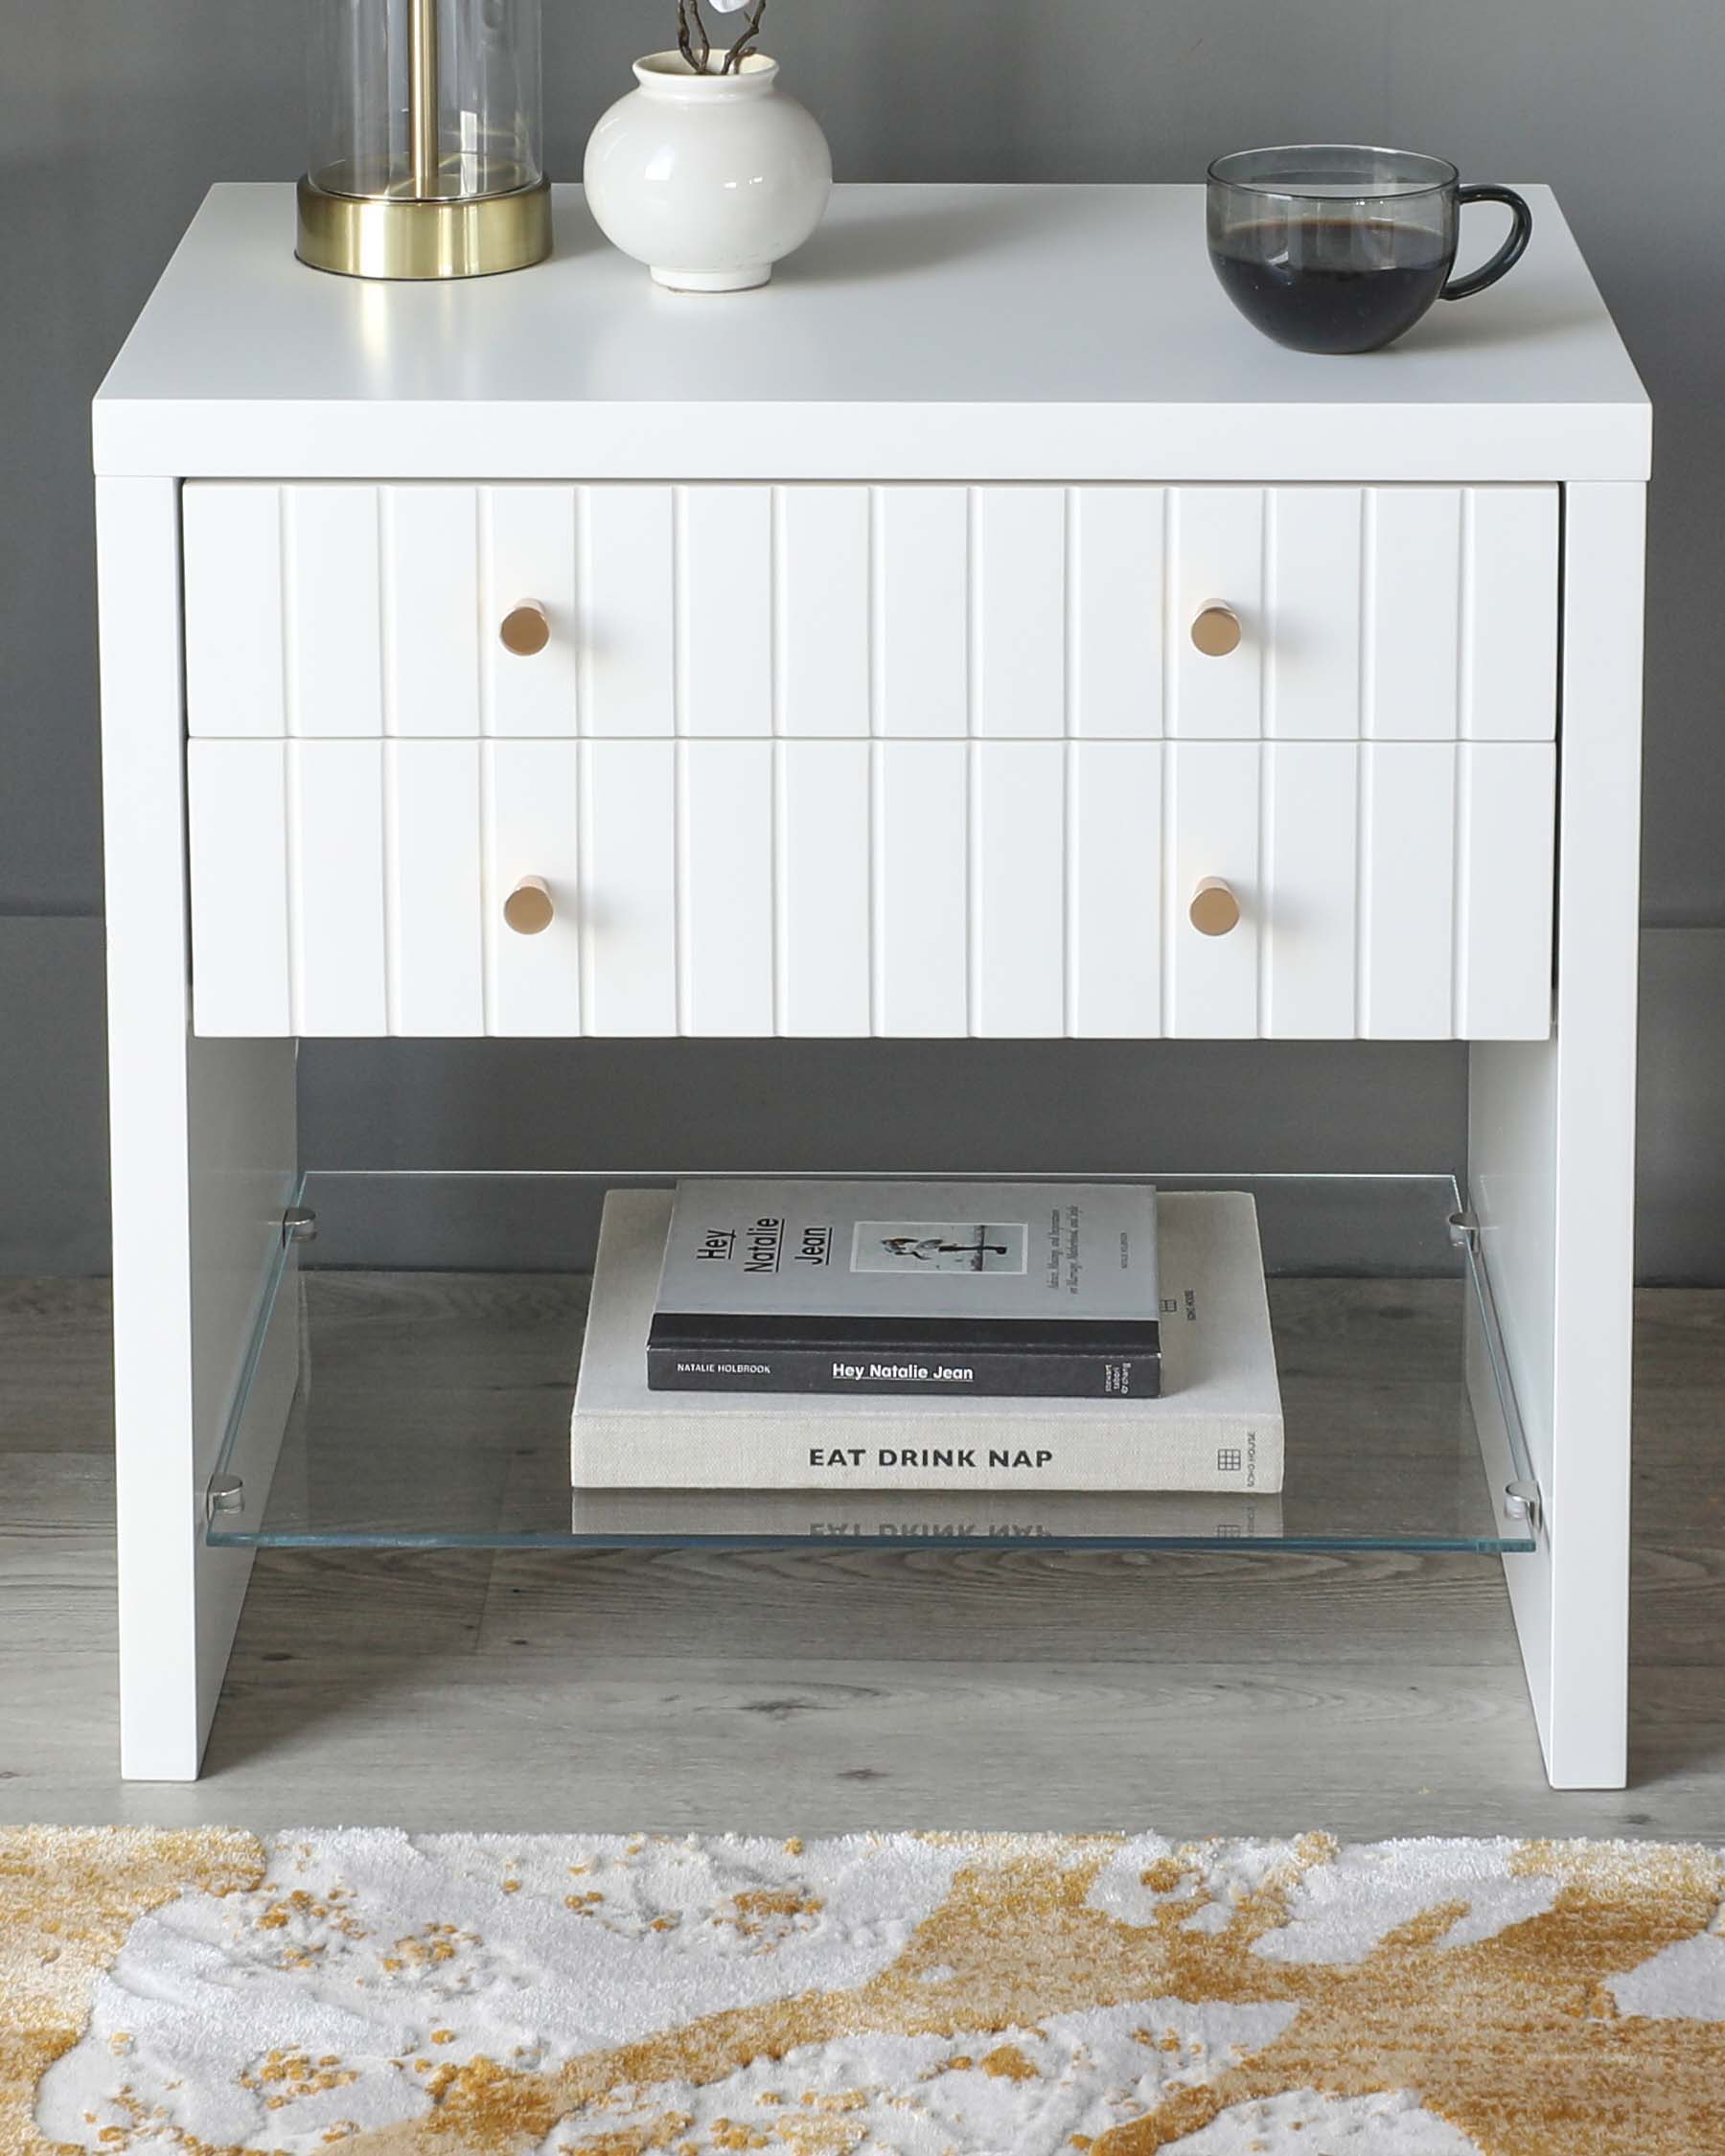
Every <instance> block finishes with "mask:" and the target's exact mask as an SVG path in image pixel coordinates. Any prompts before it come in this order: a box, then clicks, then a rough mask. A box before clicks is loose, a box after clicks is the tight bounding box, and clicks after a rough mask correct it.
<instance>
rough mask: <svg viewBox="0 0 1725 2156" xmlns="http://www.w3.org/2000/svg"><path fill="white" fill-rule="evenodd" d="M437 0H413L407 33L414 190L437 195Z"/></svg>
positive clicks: (409, 136)
mask: <svg viewBox="0 0 1725 2156" xmlns="http://www.w3.org/2000/svg"><path fill="white" fill-rule="evenodd" d="M437 103H438V98H437V0H411V13H410V16H409V23H408V34H407V143H408V151H409V154H410V155H411V157H412V159H413V192H414V194H415V195H417V196H418V197H419V199H420V200H421V201H422V202H428V201H430V200H431V199H432V197H433V196H434V195H436V194H437V166H438V156H437Z"/></svg>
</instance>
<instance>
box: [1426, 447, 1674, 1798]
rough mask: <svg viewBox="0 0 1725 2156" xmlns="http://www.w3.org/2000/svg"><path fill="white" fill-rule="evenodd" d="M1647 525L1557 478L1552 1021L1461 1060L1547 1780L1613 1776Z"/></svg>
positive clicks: (1628, 494) (1612, 1784)
mask: <svg viewBox="0 0 1725 2156" xmlns="http://www.w3.org/2000/svg"><path fill="white" fill-rule="evenodd" d="M1644 524H1645V489H1644V488H1642V487H1640V486H1617V485H1611V486H1605V485H1599V486H1574V487H1570V488H1569V489H1567V490H1566V495H1565V526H1564V622H1565V630H1564V652H1563V733H1562V745H1561V752H1562V779H1561V791H1562V811H1561V820H1560V824H1559V829H1560V830H1561V832H1562V835H1563V837H1562V855H1561V859H1560V860H1559V863H1558V876H1557V999H1556V1022H1555V1026H1554V1028H1553V1038H1552V1039H1551V1040H1550V1041H1549V1042H1537V1043H1533V1044H1527V1045H1523V1044H1481V1045H1477V1046H1476V1047H1475V1048H1474V1049H1473V1051H1472V1057H1471V1076H1472V1098H1471V1112H1470V1128H1469V1140H1468V1182H1469V1196H1470V1203H1471V1204H1472V1206H1473V1209H1474V1212H1475V1214H1476V1215H1477V1217H1478V1219H1479V1222H1480V1228H1481V1246H1482V1249H1483V1250H1484V1255H1485V1262H1486V1266H1487V1269H1488V1271H1489V1273H1490V1275H1491V1279H1492V1284H1493V1287H1494V1289H1495V1291H1496V1296H1497V1303H1498V1311H1499V1315H1500V1317H1501V1319H1502V1321H1503V1329H1504V1339H1505V1345H1506V1348H1507V1353H1508V1359H1509V1366H1510V1371H1511V1375H1512V1378H1513V1381H1514V1385H1515V1390H1516V1396H1517V1399H1518V1401H1519V1404H1520V1407H1521V1412H1522V1418H1523V1421H1524V1423H1525V1424H1526V1427H1527V1432H1528V1438H1529V1444H1530V1450H1531V1452H1532V1456H1533V1462H1534V1467H1535V1470H1536V1472H1537V1475H1538V1478H1539V1484H1540V1490H1541V1494H1542V1497H1543V1500H1544V1518H1543V1522H1542V1525H1541V1531H1540V1546H1539V1548H1538V1550H1537V1552H1536V1553H1534V1554H1533V1555H1531V1556H1520V1557H1510V1558H1507V1559H1506V1560H1505V1564H1506V1570H1507V1573H1508V1579H1509V1593H1510V1599H1511V1602H1512V1604H1513V1606H1514V1610H1515V1621H1516V1626H1517V1629H1518V1631H1519V1633H1520V1636H1521V1647H1522V1657H1523V1660H1524V1661H1525V1663H1526V1664H1527V1671H1528V1684H1529V1688H1530V1691H1531V1693H1532V1695H1533V1708H1534V1712H1535V1714H1536V1715H1537V1717H1538V1721H1539V1733H1540V1739H1541V1742H1542V1743H1543V1745H1544V1747H1545V1757H1546V1769H1547V1772H1548V1773H1549V1775H1550V1777H1551V1779H1552V1783H1553V1787H1555V1788H1558V1789H1596V1788H1597V1789H1616V1788H1621V1787H1622V1785H1623V1783H1624V1781H1625V1779H1626V1778H1627V1729H1628V1653H1629V1405H1630V1403H1629V1373H1630V1318H1631V1292H1632V1287H1633V1282H1634V1252H1633V1241H1634V1196H1635V1187H1634V1186H1635V1012H1636V953H1637V930H1638V920H1639V890H1640V829H1641V826H1640V804H1641V671H1642V585H1643V568H1642V562H1643V530H1644Z"/></svg>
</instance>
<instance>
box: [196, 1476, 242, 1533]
mask: <svg viewBox="0 0 1725 2156" xmlns="http://www.w3.org/2000/svg"><path fill="white" fill-rule="evenodd" d="M244 1510H245V1484H244V1483H243V1482H242V1480H241V1479H240V1478H239V1476H238V1475H212V1476H211V1478H210V1486H209V1488H208V1489H207V1490H206V1491H205V1492H204V1522H205V1525H210V1524H212V1523H214V1522H215V1521H216V1520H217V1519H219V1517H221V1516H222V1515H224V1514H233V1513H238V1512H243V1511H244Z"/></svg>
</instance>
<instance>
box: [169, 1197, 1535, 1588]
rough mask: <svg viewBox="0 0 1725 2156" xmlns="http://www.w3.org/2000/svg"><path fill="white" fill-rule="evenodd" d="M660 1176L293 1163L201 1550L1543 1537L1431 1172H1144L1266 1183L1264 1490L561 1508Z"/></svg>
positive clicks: (764, 1495)
mask: <svg viewBox="0 0 1725 2156" xmlns="http://www.w3.org/2000/svg"><path fill="white" fill-rule="evenodd" d="M665 1180H666V1179H664V1178H655V1177H646V1176H620V1175H607V1176H582V1175H551V1176H488V1175H437V1174H427V1175H401V1174H389V1175H367V1174H350V1173H330V1174H312V1175H309V1176H308V1177H307V1178H306V1179H305V1186H304V1189H303V1192H302V1194H301V1197H300V1200H299V1203H300V1204H303V1205H304V1206H306V1207H309V1208H311V1209H312V1210H313V1211H314V1212H315V1214H316V1216H317V1239H316V1240H315V1241H314V1242H310V1243H301V1244H289V1245H286V1246H284V1250H283V1253H282V1258H281V1262H280V1263H279V1265H278V1267H277V1271H276V1276H275V1280H274V1283H273V1286H272V1292H271V1295H270V1296H269V1297H268V1299H267V1303H266V1307H265V1310H264V1311H263V1312H262V1314H261V1316H260V1319H259V1324H258V1330H257V1334H256V1337H255V1339H254V1342H253V1352H252V1355H251V1358H250V1362H249V1365H248V1369H247V1377H246V1383H245V1386H244V1388H242V1398H241V1400H240V1401H239V1402H238V1403H237V1405H236V1410H235V1412H234V1415H233V1417H232V1418H231V1421H230V1424H229V1428H228V1432H227V1436H226V1441H225V1443H224V1446H223V1451H222V1456H221V1459H220V1461H219V1465H218V1468H217V1472H216V1476H215V1478H214V1479H213V1480H212V1484H211V1491H212V1504H211V1514H210V1525H209V1539H210V1541H211V1542H212V1543H215V1544H222V1545H233V1546H247V1547H270V1546H277V1547H330V1548H340V1547H347V1548H387V1547H403V1548H412V1547H425V1548H437V1547H472V1548H498V1549H506V1548H618V1547H630V1546H635V1545H646V1546H661V1547H662V1546H667V1545H677V1544H721V1545H738V1546H747V1545H750V1544H787V1543H789V1544H807V1545H810V1546H815V1545H819V1544H825V1543H830V1542H837V1543H841V1544H846V1545H849V1546H851V1547H856V1546H858V1545H863V1546H877V1545H885V1546H902V1545H904V1544H907V1543H911V1544H931V1545H948V1546H952V1545H963V1546H983V1547H987V1546H999V1547H1002V1548H1016V1547H1021V1546H1023V1544H1025V1543H1040V1544H1044V1545H1058V1546H1068V1547H1084V1546H1092V1547H1099V1548H1147V1549H1148V1548H1211V1547H1215V1548H1234V1547H1238V1546H1240V1545H1243V1544H1252V1545H1255V1546H1257V1547H1259V1548H1265V1547H1282V1548H1361V1549H1386V1548H1400V1549H1421V1550H1433V1549H1458V1550H1480V1551H1509V1550H1528V1549H1531V1548H1533V1547H1534V1544H1533V1538H1532V1531H1531V1528H1530V1525H1529V1523H1528V1522H1526V1521H1524V1520H1517V1519H1512V1518H1508V1517H1507V1516H1506V1511H1505V1507H1504V1505H1503V1502H1502V1492H1503V1487H1504V1483H1505V1480H1506V1479H1507V1478H1509V1477H1512V1476H1518V1475H1525V1473H1526V1467H1525V1460H1524V1459H1523V1458H1522V1457H1521V1456H1520V1451H1519V1428H1518V1425H1517V1423H1516V1418H1515V1414H1514V1408H1513V1403H1512V1402H1510V1401H1508V1400H1507V1398H1506V1397H1505V1396H1504V1394H1503V1392H1502V1390H1501V1388H1500V1381H1499V1380H1498V1379H1497V1377H1496V1376H1495V1375H1494V1369H1495V1365H1496V1360H1497V1359H1496V1358H1495V1357H1494V1355H1493V1353H1492V1352H1491V1350H1492V1344H1493V1341H1494V1337H1495V1328H1494V1323H1493V1321H1492V1319H1491V1316H1490V1309H1489V1297H1488V1295H1487V1294H1486V1291H1485V1286H1484V1276H1483V1274H1481V1273H1479V1272H1478V1271H1477V1270H1476V1267H1475V1261H1474V1260H1473V1259H1472V1257H1471V1256H1470V1254H1469V1253H1468V1252H1466V1251H1465V1250H1462V1249H1460V1248H1458V1247H1457V1244H1456V1241H1455V1239H1454V1237H1453V1236H1452V1234H1451V1231H1450V1226H1449V1223H1450V1217H1451V1215H1452V1214H1453V1213H1455V1212H1456V1211H1457V1210H1458V1207H1459V1203H1460V1201H1459V1198H1458V1194H1457V1190H1456V1185H1455V1183H1454V1181H1452V1180H1451V1179H1450V1178H1449V1177H1447V1176H1421V1177H1189V1176H1181V1177H1168V1176H1164V1177H1158V1178H1155V1179H1151V1178H1145V1179H1143V1180H1155V1181H1158V1182H1159V1183H1161V1185H1162V1186H1163V1187H1165V1188H1172V1187H1179V1188H1206V1189H1217V1188H1229V1189H1243V1190H1249V1191H1251V1192H1252V1193H1253V1196H1254V1197H1255V1198H1256V1200H1257V1203H1258V1212H1259V1223H1260V1228H1261V1232H1262V1237H1263V1244H1264V1255H1265V1263H1266V1266H1267V1268H1268V1270H1269V1272H1270V1274H1271V1281H1270V1308H1271V1318H1272V1322H1273V1325H1274V1328H1275V1334H1276V1361H1277V1367H1278V1371H1279V1375H1280V1381H1281V1388H1282V1397H1283V1408H1284V1412H1285V1417H1286V1426H1287V1468H1286V1486H1285V1489H1284V1491H1283V1492H1282V1494H1281V1495H1280V1496H1279V1497H1275V1498H1266V1497H1256V1498H1253V1497H1246V1496H1238V1495H1232V1494H1229V1495H1222V1496H1214V1497H1207V1496H1192V1495H1185V1494H1182V1495H1178V1496H1176V1495H1169V1496H1137V1495H1134V1496H1120V1497H1112V1496H1093V1495H1059V1494H1049V1495H1042V1494H1033V1495H1021V1494H1017V1493H1014V1494H1011V1495H1001V1496H984V1495H978V1494H977V1493H974V1492H965V1493H958V1492H954V1493H952V1494H951V1495H950V1496H949V1495H940V1494H931V1493H928V1492H918V1493H912V1492H906V1491H901V1492H897V1493H895V1492H892V1491H890V1490H887V1491H883V1492H874V1493H865V1494H859V1493H857V1492H856V1491H852V1490H839V1489H828V1490H818V1489H816V1490H811V1491H808V1492H788V1491H773V1492H748V1491H739V1492H725V1491H702V1492H693V1491H673V1492H666V1493H652V1492H642V1491H629V1492H620V1491H609V1492H584V1493H581V1494H580V1495H579V1496H577V1497H576V1498H575V1499H574V1500H573V1501H571V1495H570V1489H569V1413H570V1407H571V1404H572V1400H573V1395H574V1387H575V1373H576V1368H577V1365H578V1364H579V1361H580V1353H581V1336H582V1327H583V1322H584V1317H585V1311H586V1279H585V1277H584V1276H583V1273H582V1268H583V1267H584V1266H585V1265H586V1264H588V1263H590V1259H591V1251H592V1246H593V1239H594V1235H595V1233H596V1229H597V1224H598V1215H599V1208H600V1204H601V1202H602V1198H603V1194H604V1191H605V1190H606V1189H607V1188H614V1187H616V1186H617V1185H618V1184H620V1183H626V1182H627V1183H635V1184H640V1183H643V1182H649V1181H665ZM997 1180H998V1179H997ZM472 1250H483V1251H485V1252H486V1254H487V1255H488V1257H489V1256H491V1255H492V1254H493V1253H494V1252H495V1251H497V1250H508V1251H510V1252H511V1253H518V1254H517V1255H516V1256H515V1260H514V1262H515V1264H516V1265H517V1267H518V1268H519V1270H510V1271H483V1272H481V1271H463V1272H456V1271H447V1270H438V1271H433V1270H416V1269H412V1268H411V1266H410V1265H409V1264H408V1263H406V1262H404V1261H405V1260H408V1259H410V1258H411V1257H412V1256H413V1255H414V1254H415V1253H428V1254H429V1256H430V1258H431V1260H432V1262H439V1261H441V1262H442V1263H443V1264H444V1265H448V1264H449V1262H450V1254H451V1253H462V1252H467V1251H472ZM421 1262H422V1263H424V1262H425V1257H424V1255H422V1256H421ZM1470 1366H1471V1369H1472V1373H1473V1387H1472V1400H1473V1402H1474V1403H1478V1404H1480V1405H1481V1406H1482V1408H1483V1412H1482V1415H1481V1420H1480V1424H1479V1425H1476V1418H1475V1412H1474V1407H1473V1406H1472V1405H1470V1388H1469V1382H1468V1374H1469V1369H1470ZM284 1416H285V1417H286V1423H287V1434H286V1437H285V1439H284V1440H283V1442H282V1445H281V1450H280V1456H279V1459H278V1460H277V1461H276V1464H275V1467H274V1472H273V1475H272V1474H271V1473H270V1472H269V1468H268V1459H269V1455H270V1452H271V1450H272V1447H273V1432H274V1431H276V1430H279V1429H280V1428H281V1427H282V1424H283V1419H284ZM1483 1440H1484V1452H1483V1450H1482V1441H1483ZM1487 1457H1489V1458H1491V1459H1492V1460H1493V1462H1494V1465H1493V1468H1492V1470H1491V1472H1490V1473H1489V1474H1488V1472H1487V1469H1486V1466H1485V1464H1484V1462H1485V1459H1486V1458H1487Z"/></svg>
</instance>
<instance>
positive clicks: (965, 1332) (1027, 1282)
mask: <svg viewBox="0 0 1725 2156" xmlns="http://www.w3.org/2000/svg"><path fill="white" fill-rule="evenodd" d="M1159 1341H1160V1333H1159V1321H1158V1308H1157V1271H1156V1193H1155V1191H1154V1190H1153V1189H1151V1188H1150V1187H1149V1185H1147V1184H1143V1183H1011V1182H1006V1183H970V1182H833V1181H819V1182H794V1181H781V1180H775V1181H762V1182H732V1181H720V1180H718V1179H707V1178H695V1179H689V1180H685V1181H682V1182H679V1183H678V1186H677V1199H676V1205H675V1209H674V1211H673V1213H672V1218H671V1228H670V1233H669V1235H668V1236H667V1238H666V1242H665V1254H664V1266H663V1271H662V1273H661V1277H660V1280H659V1290H658V1301H657V1304H656V1307H655V1310H654V1313H653V1322H652V1326H651V1329H650V1331H649V1335H648V1342H647V1381H648V1384H649V1385H650V1386H651V1387H652V1388H653V1389H654V1390H655V1391H688V1392H833V1393H850V1394H857V1393H862V1394H871V1393H873V1394H879V1393H905V1394H912V1395H922V1396H955V1395H965V1394H968V1395H971V1396H974V1397H983V1396H987V1397H1017V1396H1020V1395H1025V1394H1030V1395H1036V1396H1039V1397H1054V1398H1062V1397H1065V1398H1078V1399H1098V1400H1109V1399H1112V1400H1141V1399H1150V1398H1153V1397H1154V1396H1155V1394H1156V1392H1157V1390H1158V1388H1159Z"/></svg>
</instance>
